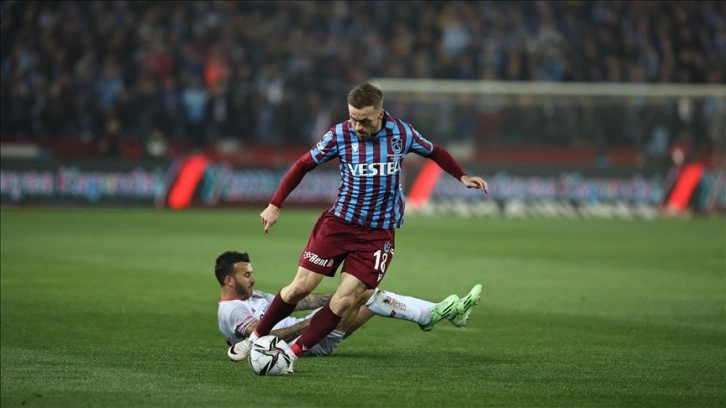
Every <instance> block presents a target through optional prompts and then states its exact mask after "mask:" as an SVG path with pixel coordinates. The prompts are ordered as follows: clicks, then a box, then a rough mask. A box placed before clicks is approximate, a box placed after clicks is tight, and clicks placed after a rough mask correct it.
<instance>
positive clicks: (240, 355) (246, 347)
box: [227, 338, 252, 363]
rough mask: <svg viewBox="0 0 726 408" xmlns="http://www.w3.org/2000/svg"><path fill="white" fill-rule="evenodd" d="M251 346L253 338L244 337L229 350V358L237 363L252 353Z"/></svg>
mask: <svg viewBox="0 0 726 408" xmlns="http://www.w3.org/2000/svg"><path fill="white" fill-rule="evenodd" d="M251 348H252V340H250V339H249V338H247V339H244V340H242V341H240V342H239V343H237V344H235V345H234V346H232V347H230V348H229V350H227V357H229V359H230V360H232V361H234V362H235V363H236V362H238V361H242V360H244V359H246V358H247V355H249V354H250V349H251Z"/></svg>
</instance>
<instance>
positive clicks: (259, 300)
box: [214, 251, 481, 361]
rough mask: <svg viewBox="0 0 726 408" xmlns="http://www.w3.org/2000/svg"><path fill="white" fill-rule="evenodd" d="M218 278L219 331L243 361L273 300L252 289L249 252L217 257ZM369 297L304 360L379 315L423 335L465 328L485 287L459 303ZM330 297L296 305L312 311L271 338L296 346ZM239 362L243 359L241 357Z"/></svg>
mask: <svg viewBox="0 0 726 408" xmlns="http://www.w3.org/2000/svg"><path fill="white" fill-rule="evenodd" d="M214 273H215V276H216V277H217V281H218V282H219V284H220V286H221V287H222V292H221V296H220V299H219V308H218V311H217V319H218V323H219V330H220V331H221V332H222V334H223V335H224V339H225V341H226V342H227V344H228V345H229V346H230V348H229V349H228V351H227V355H228V357H229V358H230V359H231V360H233V361H239V360H242V359H243V358H241V357H240V356H239V355H236V354H235V353H234V351H233V350H234V348H233V347H232V346H234V344H236V343H238V342H240V341H242V340H244V339H246V338H247V337H248V336H249V335H250V334H251V333H252V332H254V330H255V327H257V324H258V323H259V321H260V319H261V318H262V315H264V313H265V311H266V310H267V308H268V307H269V305H270V303H271V302H272V299H273V298H274V297H275V295H273V294H271V293H265V292H261V291H258V290H254V289H253V287H254V284H255V277H254V274H253V273H254V271H253V269H252V264H251V262H250V258H249V255H248V254H247V253H242V252H235V251H227V252H224V253H223V254H221V255H219V256H218V257H217V260H216V263H215V267H214ZM366 293H367V294H366V296H369V298H368V300H367V302H366V303H365V305H364V306H361V307H360V308H359V309H358V310H357V311H356V313H351V314H349V315H347V316H344V319H343V320H342V321H341V322H340V324H339V325H338V327H337V328H336V329H335V330H333V331H332V332H331V333H330V334H329V335H328V336H327V337H324V338H323V339H322V340H321V341H320V342H319V343H318V344H317V345H315V346H314V347H312V348H310V349H309V350H307V351H306V352H305V353H304V354H303V355H305V356H329V355H331V354H333V351H334V350H335V348H336V347H337V345H338V343H340V341H341V340H343V339H344V338H345V337H347V336H350V335H351V334H352V333H353V332H354V331H355V330H356V329H357V328H359V327H360V326H362V325H363V324H364V323H365V322H367V321H368V320H369V319H370V318H371V317H373V316H375V315H378V316H384V317H393V318H397V319H403V320H409V321H412V322H415V323H417V324H418V325H419V327H421V329H422V330H424V331H430V330H431V329H433V327H434V326H435V325H436V324H437V323H439V322H440V321H441V320H443V319H448V320H449V321H450V322H451V323H452V324H453V325H454V326H457V327H463V326H464V325H466V322H467V320H468V318H469V315H470V314H471V310H472V307H473V306H474V305H475V304H476V303H477V302H478V301H479V298H480V297H481V285H476V286H474V288H473V289H472V290H471V292H469V294H468V295H467V296H465V297H463V298H461V299H459V297H458V296H456V295H450V296H448V297H447V298H446V299H444V300H443V301H442V302H440V303H432V302H429V301H426V300H422V299H418V298H414V297H410V296H403V295H399V294H395V293H391V292H387V291H384V290H380V289H375V290H373V289H371V290H369V291H367V292H366ZM332 295H333V294H332V292H331V293H327V294H316V293H313V294H310V295H309V296H307V297H306V298H305V299H303V300H302V301H300V302H299V303H298V304H297V307H296V309H295V310H296V311H302V310H312V311H313V312H311V313H310V314H308V315H307V316H305V317H291V316H290V317H287V318H285V319H283V320H282V321H280V322H279V323H277V324H276V325H275V327H274V328H273V330H272V332H271V333H270V334H274V335H276V336H277V337H279V338H281V339H283V340H285V341H286V342H288V343H293V342H294V340H295V339H297V337H299V336H300V334H301V333H302V332H303V331H304V330H305V328H307V327H308V325H309V323H310V318H311V317H312V315H313V314H314V313H315V311H317V309H319V308H320V307H322V306H323V305H325V304H327V303H328V302H329V301H330V298H331V297H332ZM237 357H239V358H237Z"/></svg>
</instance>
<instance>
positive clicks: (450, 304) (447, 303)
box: [419, 295, 459, 331]
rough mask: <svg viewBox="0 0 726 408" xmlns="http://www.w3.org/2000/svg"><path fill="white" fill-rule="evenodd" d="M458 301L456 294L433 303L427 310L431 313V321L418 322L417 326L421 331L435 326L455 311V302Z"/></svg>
mask: <svg viewBox="0 0 726 408" xmlns="http://www.w3.org/2000/svg"><path fill="white" fill-rule="evenodd" d="M458 301H459V297H458V296H456V295H450V296H449V297H447V298H446V299H444V300H443V301H441V302H439V303H437V304H435V305H433V306H432V307H431V309H429V312H430V313H431V321H430V322H428V323H426V324H420V325H419V327H420V328H421V330H423V331H429V330H431V329H433V328H434V326H436V324H437V323H438V322H440V321H441V320H443V319H446V318H448V317H449V315H454V314H456V313H457V308H456V304H457V302H458Z"/></svg>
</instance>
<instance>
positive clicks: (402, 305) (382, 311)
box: [366, 289, 435, 324]
mask: <svg viewBox="0 0 726 408" xmlns="http://www.w3.org/2000/svg"><path fill="white" fill-rule="evenodd" d="M433 305H435V303H431V302H429V301H426V300H423V299H418V298H415V297H411V296H404V295H399V294H397V293H393V292H387V291H385V290H380V289H376V290H375V292H373V296H371V298H370V299H368V301H367V302H366V307H367V308H368V309H370V311H371V312H373V313H375V314H376V315H378V316H383V317H393V318H394V319H402V320H408V321H412V322H415V323H418V324H427V323H429V322H430V321H431V313H430V312H429V308H431V306H433Z"/></svg>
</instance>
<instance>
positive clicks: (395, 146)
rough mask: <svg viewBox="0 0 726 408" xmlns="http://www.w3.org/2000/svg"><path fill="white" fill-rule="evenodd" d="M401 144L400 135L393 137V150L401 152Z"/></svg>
mask: <svg viewBox="0 0 726 408" xmlns="http://www.w3.org/2000/svg"><path fill="white" fill-rule="evenodd" d="M402 147H403V146H402V145H401V138H400V137H398V136H395V137H394V138H393V139H391V150H393V153H396V154H399V153H401V149H402Z"/></svg>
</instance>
